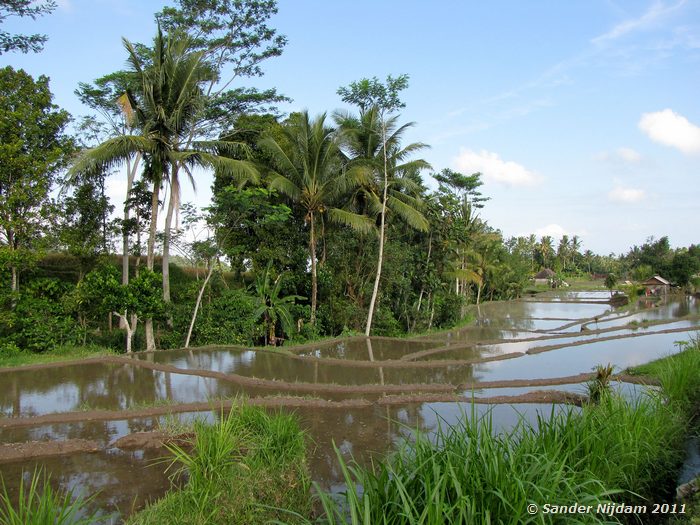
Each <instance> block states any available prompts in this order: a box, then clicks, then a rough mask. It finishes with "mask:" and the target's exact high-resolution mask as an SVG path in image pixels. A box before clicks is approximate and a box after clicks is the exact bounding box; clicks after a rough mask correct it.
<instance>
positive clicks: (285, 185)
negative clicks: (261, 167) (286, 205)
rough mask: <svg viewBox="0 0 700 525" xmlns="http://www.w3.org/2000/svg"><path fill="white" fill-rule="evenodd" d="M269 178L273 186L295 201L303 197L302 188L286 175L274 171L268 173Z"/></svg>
mask: <svg viewBox="0 0 700 525" xmlns="http://www.w3.org/2000/svg"><path fill="white" fill-rule="evenodd" d="M268 178H269V181H270V187H271V188H274V189H276V190H277V191H279V192H280V193H282V194H283V195H286V196H287V197H289V198H290V199H292V200H294V201H297V200H299V199H300V198H301V194H302V190H301V189H300V188H299V186H297V185H296V184H294V182H292V181H291V180H289V179H288V178H287V177H285V176H284V175H280V174H279V173H275V172H272V173H270V174H269V175H268Z"/></svg>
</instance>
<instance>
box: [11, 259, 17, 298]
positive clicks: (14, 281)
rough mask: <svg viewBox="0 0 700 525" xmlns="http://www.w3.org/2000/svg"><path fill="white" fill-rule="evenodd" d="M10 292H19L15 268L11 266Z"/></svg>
mask: <svg viewBox="0 0 700 525" xmlns="http://www.w3.org/2000/svg"><path fill="white" fill-rule="evenodd" d="M12 291H13V292H18V291H19V277H18V275H17V267H16V266H12ZM13 301H14V300H13Z"/></svg>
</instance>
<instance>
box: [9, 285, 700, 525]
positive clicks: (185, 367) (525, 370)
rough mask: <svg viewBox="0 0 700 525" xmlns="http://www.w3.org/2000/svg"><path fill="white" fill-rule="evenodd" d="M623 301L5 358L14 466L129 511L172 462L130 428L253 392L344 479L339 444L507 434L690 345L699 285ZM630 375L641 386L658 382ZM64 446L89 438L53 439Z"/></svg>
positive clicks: (570, 301)
mask: <svg viewBox="0 0 700 525" xmlns="http://www.w3.org/2000/svg"><path fill="white" fill-rule="evenodd" d="M609 298H610V296H609V293H608V292H604V291H590V292H549V293H546V294H540V295H538V296H535V297H527V298H525V299H522V300H519V301H509V302H500V303H490V304H485V305H482V306H481V307H480V308H479V311H478V312H477V313H478V319H477V320H476V321H475V322H474V323H472V324H471V325H469V326H467V327H464V328H461V329H458V330H450V331H445V332H441V333H434V334H429V335H426V336H422V337H418V338H412V339H390V338H369V339H367V338H363V337H356V338H346V339H337V340H330V341H324V342H319V343H313V344H307V345H302V346H297V347H284V348H282V349H279V350H262V349H250V348H234V347H211V348H202V349H195V350H191V351H187V350H171V351H159V352H155V353H142V354H138V355H136V356H135V357H133V358H127V357H110V358H104V359H93V360H86V361H82V362H75V363H63V364H51V365H37V366H32V367H26V368H15V369H0V385H2V387H1V388H0V474H2V478H3V479H4V481H5V483H6V485H7V486H8V487H9V488H10V490H11V491H12V490H16V488H17V486H18V484H19V482H20V479H21V477H22V476H25V477H26V476H27V475H28V473H31V471H32V470H33V469H34V468H35V467H37V466H42V467H44V468H45V469H46V470H47V471H48V472H50V473H51V475H52V483H54V484H55V485H56V486H59V487H62V488H68V489H71V488H72V489H75V490H77V491H78V492H83V493H84V494H93V493H97V494H98V495H97V497H96V498H95V500H94V501H93V502H92V505H93V507H95V508H97V509H100V511H101V512H103V513H104V514H113V516H114V518H113V519H114V522H115V523H116V522H119V520H120V517H123V516H126V515H128V514H130V513H131V512H133V511H134V510H136V509H138V508H140V507H142V506H143V505H144V504H145V503H146V502H147V501H149V500H150V499H153V498H157V497H160V496H162V495H163V494H164V492H165V491H166V490H167V489H168V487H169V481H168V478H167V475H166V474H165V473H164V466H163V464H162V463H158V462H157V460H158V458H160V457H162V456H163V451H162V450H159V449H153V448H148V447H146V446H145V445H144V446H143V447H141V448H139V447H138V446H136V448H133V447H127V446H125V445H123V440H122V441H120V440H121V439H122V438H127V437H129V436H135V435H138V434H137V433H139V432H150V431H154V430H158V429H160V428H162V427H163V426H169V425H170V426H172V425H176V424H180V423H186V422H188V421H191V420H192V419H194V418H208V419H213V418H216V417H217V413H218V409H217V407H221V406H223V407H228V406H231V405H232V404H234V403H238V402H250V403H256V404H260V405H262V406H267V407H270V409H271V410H285V411H293V412H295V413H296V414H297V415H298V416H299V418H300V420H301V422H302V425H303V427H304V428H305V429H306V430H307V432H308V435H309V438H310V442H311V445H310V467H311V472H312V477H313V478H314V480H315V481H317V482H318V483H319V484H320V485H321V486H322V487H324V488H325V489H330V490H340V489H342V485H341V484H340V479H341V473H340V472H339V469H338V465H337V461H336V458H335V453H334V449H333V445H334V444H335V445H336V446H337V447H338V448H339V450H340V451H341V453H342V454H343V455H344V456H345V457H347V458H349V457H350V456H352V457H354V458H355V459H356V460H358V461H359V462H360V463H364V462H367V461H368V460H369V458H370V457H372V455H374V454H386V453H387V452H389V451H391V450H392V449H393V448H395V447H396V445H397V444H399V443H400V442H402V441H403V440H405V439H410V436H411V432H412V430H411V429H419V430H420V431H422V432H426V433H428V434H430V433H431V432H434V431H435V429H436V428H437V427H438V425H440V424H442V425H445V424H450V423H453V422H455V421H457V420H458V419H459V418H462V417H469V416H470V415H476V416H483V415H486V414H489V415H490V417H491V418H492V422H493V428H494V431H495V432H498V431H504V430H508V429H511V428H513V427H514V426H515V425H516V424H517V423H518V421H519V420H520V419H521V418H524V419H525V420H528V421H532V422H535V421H536V420H537V417H538V415H543V416H548V415H549V414H551V413H553V412H555V411H560V410H577V407H576V406H575V405H573V404H553V400H556V401H569V402H573V401H572V400H575V399H576V398H577V396H579V397H580V396H582V395H585V394H586V385H585V381H586V380H588V379H590V377H591V373H592V370H593V368H594V367H595V366H596V365H598V364H607V363H611V364H613V365H615V367H616V370H617V371H622V370H623V369H624V368H626V367H628V366H634V365H638V364H641V363H644V362H647V361H650V360H652V359H655V358H658V357H662V356H664V355H667V354H669V353H672V352H675V351H677V344H676V343H677V342H678V341H681V340H687V339H688V338H689V337H690V336H691V335H693V334H696V333H697V330H698V329H700V301H698V300H697V299H695V298H693V297H684V296H672V297H669V298H667V299H664V300H662V301H660V302H643V303H640V304H638V305H633V306H631V307H626V308H625V309H617V310H616V309H613V308H612V307H611V306H610V305H609V304H608V303H607V301H608V300H609ZM615 388H617V389H619V390H620V391H621V392H622V393H623V394H624V395H625V396H627V397H630V398H632V397H635V396H639V395H642V394H643V392H644V391H645V390H647V389H648V388H653V387H646V386H642V385H635V384H631V383H625V382H618V383H616V384H615ZM472 399H473V400H474V401H476V404H472V403H471V400H472ZM533 400H534V401H537V402H532V401H533ZM494 403H495V404H494ZM52 444H54V445H55V444H74V445H75V446H76V447H77V448H76V449H69V448H66V449H65V450H64V449H61V447H58V448H57V450H53V451H51V450H50V448H51V445H52ZM42 446H43V447H44V448H46V450H49V452H44V451H43V450H44V448H42ZM3 451H4V453H3ZM26 451H29V452H26ZM32 451H33V452H32Z"/></svg>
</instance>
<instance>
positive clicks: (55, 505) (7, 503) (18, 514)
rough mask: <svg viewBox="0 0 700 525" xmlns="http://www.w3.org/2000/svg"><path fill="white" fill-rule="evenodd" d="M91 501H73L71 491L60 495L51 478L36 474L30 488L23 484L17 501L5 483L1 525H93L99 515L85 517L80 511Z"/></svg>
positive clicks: (0, 506) (1, 496)
mask: <svg viewBox="0 0 700 525" xmlns="http://www.w3.org/2000/svg"><path fill="white" fill-rule="evenodd" d="M90 499H91V498H88V499H82V498H80V497H78V498H76V497H74V495H73V493H72V492H71V491H69V492H66V493H59V492H56V491H54V490H53V489H52V488H51V485H50V483H49V477H48V476H47V475H45V474H42V472H41V471H40V470H35V471H34V473H33V474H32V477H31V480H30V481H29V484H28V485H27V484H25V483H21V484H20V486H19V494H18V495H17V499H16V500H13V498H12V497H10V495H9V493H8V491H7V487H6V486H5V482H4V481H2V491H1V492H0V525H90V524H95V523H98V522H99V520H98V518H97V517H96V515H94V514H93V515H89V516H82V517H81V510H82V509H84V507H85V505H86V504H87V503H89V501H90Z"/></svg>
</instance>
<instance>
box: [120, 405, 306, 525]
mask: <svg viewBox="0 0 700 525" xmlns="http://www.w3.org/2000/svg"><path fill="white" fill-rule="evenodd" d="M305 447H306V444H305V436H304V433H303V432H302V431H301V429H300V428H299V425H298V423H297V422H296V419H295V418H294V417H293V416H291V415H287V414H282V413H279V414H275V415H270V414H268V413H267V412H266V411H265V410H264V409H262V408H260V407H253V406H246V405H241V406H236V407H234V408H233V409H232V410H231V412H230V413H229V414H228V415H226V416H224V415H223V414H222V417H221V419H220V420H219V421H218V422H217V423H214V424H210V423H206V422H203V421H195V423H194V437H193V438H192V440H191V442H190V444H189V446H185V447H180V446H176V445H171V446H169V447H168V448H169V449H170V451H171V452H172V454H173V460H172V464H171V468H172V471H173V476H180V475H186V476H187V480H188V481H187V484H186V485H185V487H184V488H183V489H181V490H177V489H174V490H173V491H172V492H170V493H168V494H167V495H166V496H165V497H164V498H163V499H161V500H159V501H157V502H155V503H154V504H152V505H150V506H149V507H147V508H146V509H144V510H143V511H141V512H139V513H137V514H136V515H134V516H132V517H131V519H129V521H128V523H129V524H131V525H150V524H153V525H156V524H157V525H162V524H168V525H177V524H183V525H184V524H187V525H190V524H193V525H199V524H201V525H204V524H207V525H209V524H211V525H217V524H221V525H224V524H226V525H233V524H255V523H268V522H269V521H270V520H275V519H284V520H285V522H287V523H294V521H293V520H292V521H290V516H292V514H291V513H296V514H298V515H299V516H309V515H310V514H311V492H310V489H311V482H310V478H309V473H308V467H307V464H306V452H305ZM278 509H289V511H282V510H278Z"/></svg>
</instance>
